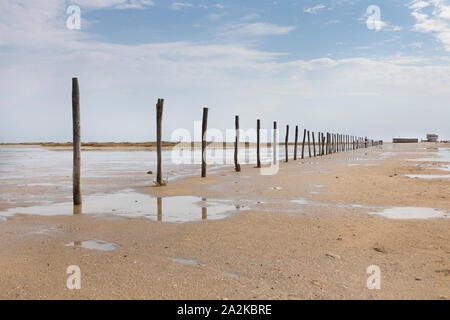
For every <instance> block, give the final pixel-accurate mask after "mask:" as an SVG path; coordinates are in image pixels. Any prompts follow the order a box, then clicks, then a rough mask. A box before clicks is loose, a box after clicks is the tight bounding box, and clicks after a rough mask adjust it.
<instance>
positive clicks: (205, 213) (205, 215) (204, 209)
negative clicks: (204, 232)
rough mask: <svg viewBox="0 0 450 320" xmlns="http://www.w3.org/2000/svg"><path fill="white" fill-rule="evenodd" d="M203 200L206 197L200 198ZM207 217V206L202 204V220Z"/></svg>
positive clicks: (204, 200)
mask: <svg viewBox="0 0 450 320" xmlns="http://www.w3.org/2000/svg"><path fill="white" fill-rule="evenodd" d="M202 201H203V202H206V198H202ZM207 218H208V208H207V207H206V205H205V204H203V206H202V220H206V219H207Z"/></svg>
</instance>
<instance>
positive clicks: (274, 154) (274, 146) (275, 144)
mask: <svg viewBox="0 0 450 320" xmlns="http://www.w3.org/2000/svg"><path fill="white" fill-rule="evenodd" d="M277 157H278V129H277V122H276V121H274V122H273V142H272V158H273V164H274V165H275V164H277V163H278V159H277Z"/></svg>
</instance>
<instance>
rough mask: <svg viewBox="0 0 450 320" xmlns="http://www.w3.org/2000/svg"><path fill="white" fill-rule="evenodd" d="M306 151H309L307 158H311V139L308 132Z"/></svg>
mask: <svg viewBox="0 0 450 320" xmlns="http://www.w3.org/2000/svg"><path fill="white" fill-rule="evenodd" d="M308 151H309V157H310V158H311V137H310V134H309V130H308Z"/></svg>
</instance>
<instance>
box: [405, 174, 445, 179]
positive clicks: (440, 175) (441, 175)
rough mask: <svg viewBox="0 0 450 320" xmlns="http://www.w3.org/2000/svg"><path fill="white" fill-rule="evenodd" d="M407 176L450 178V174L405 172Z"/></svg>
mask: <svg viewBox="0 0 450 320" xmlns="http://www.w3.org/2000/svg"><path fill="white" fill-rule="evenodd" d="M405 176H406V177H408V178H419V179H450V174H433V175H431V174H405Z"/></svg>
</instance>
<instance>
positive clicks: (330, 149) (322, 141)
mask: <svg viewBox="0 0 450 320" xmlns="http://www.w3.org/2000/svg"><path fill="white" fill-rule="evenodd" d="M163 106H164V99H158V103H157V104H156V128H157V154H158V156H157V159H158V165H157V170H158V173H157V178H156V182H157V183H158V184H159V185H162V184H163V181H162V174H161V161H162V160H161V153H162V148H161V124H162V110H163ZM208 111H209V108H203V119H202V166H201V177H202V178H204V177H206V165H207V163H206V147H207V140H206V132H207V129H208ZM235 129H236V138H235V141H234V167H235V170H236V172H240V171H241V165H240V164H239V159H238V154H239V143H240V136H239V134H240V127H239V116H238V115H237V116H235ZM273 129H274V132H276V130H277V122H276V121H274V122H273ZM260 131H261V120H260V119H258V120H256V167H257V168H261V147H260V143H261V139H260ZM298 134H299V128H298V126H295V143H294V160H297V149H298ZM311 136H312V148H313V150H311ZM317 138H318V139H317V143H316V135H315V133H314V132H310V131H308V130H306V129H304V130H303V142H302V155H301V158H302V159H304V158H305V145H306V146H308V154H309V157H310V158H311V157H317V156H324V155H329V154H333V153H338V152H345V151H349V150H356V149H360V148H368V147H371V146H377V145H380V144H382V143H383V141H380V140H377V141H375V140H371V139H367V137H365V138H363V137H357V136H352V135H346V134H338V133H329V132H327V133H326V134H325V133H323V132H318V134H317ZM306 139H308V141H306ZM274 143H275V141H274ZM284 145H285V162H288V161H289V156H288V147H289V125H287V126H286V138H285V143H284ZM316 146H317V148H318V149H317V148H316ZM275 152H276V151H275V149H274V157H275ZM311 152H312V153H311ZM274 162H276V159H275V158H274Z"/></svg>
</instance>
